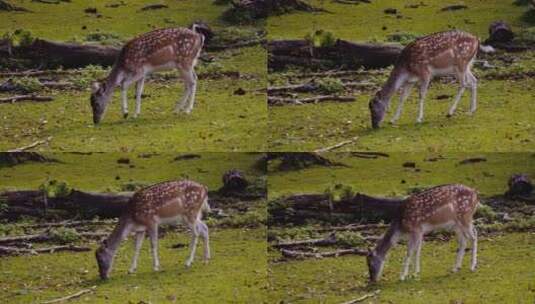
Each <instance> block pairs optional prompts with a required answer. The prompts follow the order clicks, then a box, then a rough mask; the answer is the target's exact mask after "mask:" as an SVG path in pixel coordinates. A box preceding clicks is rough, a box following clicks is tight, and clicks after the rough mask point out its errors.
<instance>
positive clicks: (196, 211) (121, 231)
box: [95, 180, 210, 279]
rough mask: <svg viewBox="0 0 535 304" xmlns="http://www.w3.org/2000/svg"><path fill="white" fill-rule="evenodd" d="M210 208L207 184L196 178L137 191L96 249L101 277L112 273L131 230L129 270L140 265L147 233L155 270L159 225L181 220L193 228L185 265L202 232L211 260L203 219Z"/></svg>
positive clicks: (131, 271)
mask: <svg viewBox="0 0 535 304" xmlns="http://www.w3.org/2000/svg"><path fill="white" fill-rule="evenodd" d="M209 210H210V206H209V205H208V190H207V188H206V187H205V186H203V185H201V184H199V183H196V182H193V181H189V180H180V181H168V182H162V183H159V184H156V185H153V186H150V187H147V188H145V189H142V190H139V191H137V192H136V193H135V194H134V196H133V197H132V198H131V199H130V201H129V202H128V206H127V208H126V210H125V212H124V214H123V215H122V216H121V217H120V218H119V223H118V224H117V226H116V227H115V229H114V230H113V231H112V233H111V234H110V236H109V237H108V238H107V239H106V240H105V241H104V242H103V243H102V245H101V246H100V247H99V248H98V249H97V251H96V253H95V255H96V258H97V263H98V269H99V274H100V277H101V278H102V279H107V278H108V277H109V275H110V272H111V268H112V264H113V260H114V257H115V253H116V252H117V249H118V248H119V245H120V243H121V242H122V241H123V240H124V239H125V238H126V237H127V236H128V235H129V234H130V233H131V232H134V233H135V249H134V257H133V259H132V264H131V266H130V270H129V272H130V273H133V272H135V271H136V269H137V259H138V257H139V252H140V249H141V245H142V242H143V239H144V237H145V233H148V235H149V239H150V242H151V251H152V260H153V270H154V271H158V270H159V268H160V261H159V258H158V226H159V225H160V224H166V223H174V222H177V221H178V220H181V221H183V222H185V223H186V224H187V225H188V227H189V228H190V229H191V243H190V254H189V258H188V259H187V260H186V267H189V266H191V263H192V262H193V259H194V257H195V249H196V247H197V240H198V237H199V235H201V236H202V238H203V243H204V261H205V262H208V259H210V247H209V240H208V227H207V226H206V224H205V223H204V222H203V221H202V220H201V219H202V211H209Z"/></svg>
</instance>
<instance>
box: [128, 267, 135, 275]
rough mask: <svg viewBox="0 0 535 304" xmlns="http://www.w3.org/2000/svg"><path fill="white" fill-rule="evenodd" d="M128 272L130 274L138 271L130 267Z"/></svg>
mask: <svg viewBox="0 0 535 304" xmlns="http://www.w3.org/2000/svg"><path fill="white" fill-rule="evenodd" d="M128 273H129V274H134V273H136V269H135V268H130V269H128Z"/></svg>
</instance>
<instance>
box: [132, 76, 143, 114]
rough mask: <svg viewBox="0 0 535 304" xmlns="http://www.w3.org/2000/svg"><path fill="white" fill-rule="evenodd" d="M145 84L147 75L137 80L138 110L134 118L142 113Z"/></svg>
mask: <svg viewBox="0 0 535 304" xmlns="http://www.w3.org/2000/svg"><path fill="white" fill-rule="evenodd" d="M144 86H145V77H142V78H141V79H140V80H138V81H137V82H136V112H135V113H134V118H136V117H138V115H139V114H140V113H141V94H143V87H144Z"/></svg>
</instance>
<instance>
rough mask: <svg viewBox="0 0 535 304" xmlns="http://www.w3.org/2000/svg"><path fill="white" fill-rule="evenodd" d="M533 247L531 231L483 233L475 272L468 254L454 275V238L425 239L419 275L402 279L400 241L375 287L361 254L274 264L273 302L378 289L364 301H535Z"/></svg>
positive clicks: (343, 297)
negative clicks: (487, 235) (486, 235)
mask: <svg viewBox="0 0 535 304" xmlns="http://www.w3.org/2000/svg"><path fill="white" fill-rule="evenodd" d="M533 246H535V235H534V234H533V233H525V234H519V233H514V234H507V235H503V236H495V237H492V238H481V239H480V242H479V266H478V269H477V271H476V272H474V273H472V272H470V271H469V270H468V263H469V254H468V253H467V255H466V256H465V260H464V268H463V269H462V270H461V271H460V272H459V273H456V274H453V273H451V272H450V269H451V267H452V266H453V262H454V259H455V250H456V242H454V241H451V242H448V243H444V242H426V243H424V246H423V249H422V271H421V273H420V277H419V278H416V279H409V280H408V281H405V282H401V281H399V274H400V272H401V262H402V259H403V257H404V255H405V250H406V247H405V246H403V245H398V246H397V247H396V248H395V249H394V250H393V251H392V252H391V254H390V256H389V259H388V261H387V263H386V265H385V269H384V273H383V277H382V280H381V281H380V282H379V284H377V285H376V286H367V280H368V273H367V267H366V265H365V260H364V258H363V257H359V256H343V257H338V258H324V259H319V260H317V259H312V260H305V261H293V262H285V263H276V264H270V272H269V289H268V292H269V301H270V302H272V303H279V302H284V303H342V302H345V301H349V300H351V299H355V298H358V297H360V296H362V295H364V294H367V293H370V292H372V291H374V290H377V289H379V290H381V292H380V294H379V296H378V297H376V298H372V299H368V300H366V301H365V303H467V304H468V303H526V304H528V303H533V300H534V299H535V285H534V284H535V283H534V280H535V267H534V266H533V260H534V259H535V252H534V251H533Z"/></svg>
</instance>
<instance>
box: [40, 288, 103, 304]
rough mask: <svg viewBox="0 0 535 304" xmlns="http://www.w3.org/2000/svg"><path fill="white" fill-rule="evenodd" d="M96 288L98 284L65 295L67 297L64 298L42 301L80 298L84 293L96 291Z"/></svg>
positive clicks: (52, 301)
mask: <svg viewBox="0 0 535 304" xmlns="http://www.w3.org/2000/svg"><path fill="white" fill-rule="evenodd" d="M95 289H97V286H93V287H91V288H89V289H83V290H80V291H79V292H77V293H73V294H72V295H68V296H65V297H62V298H58V299H53V300H49V301H45V302H42V304H52V303H60V302H65V301H68V300H71V299H74V298H79V297H81V296H82V295H84V294H86V293H90V292H93V291H95Z"/></svg>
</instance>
